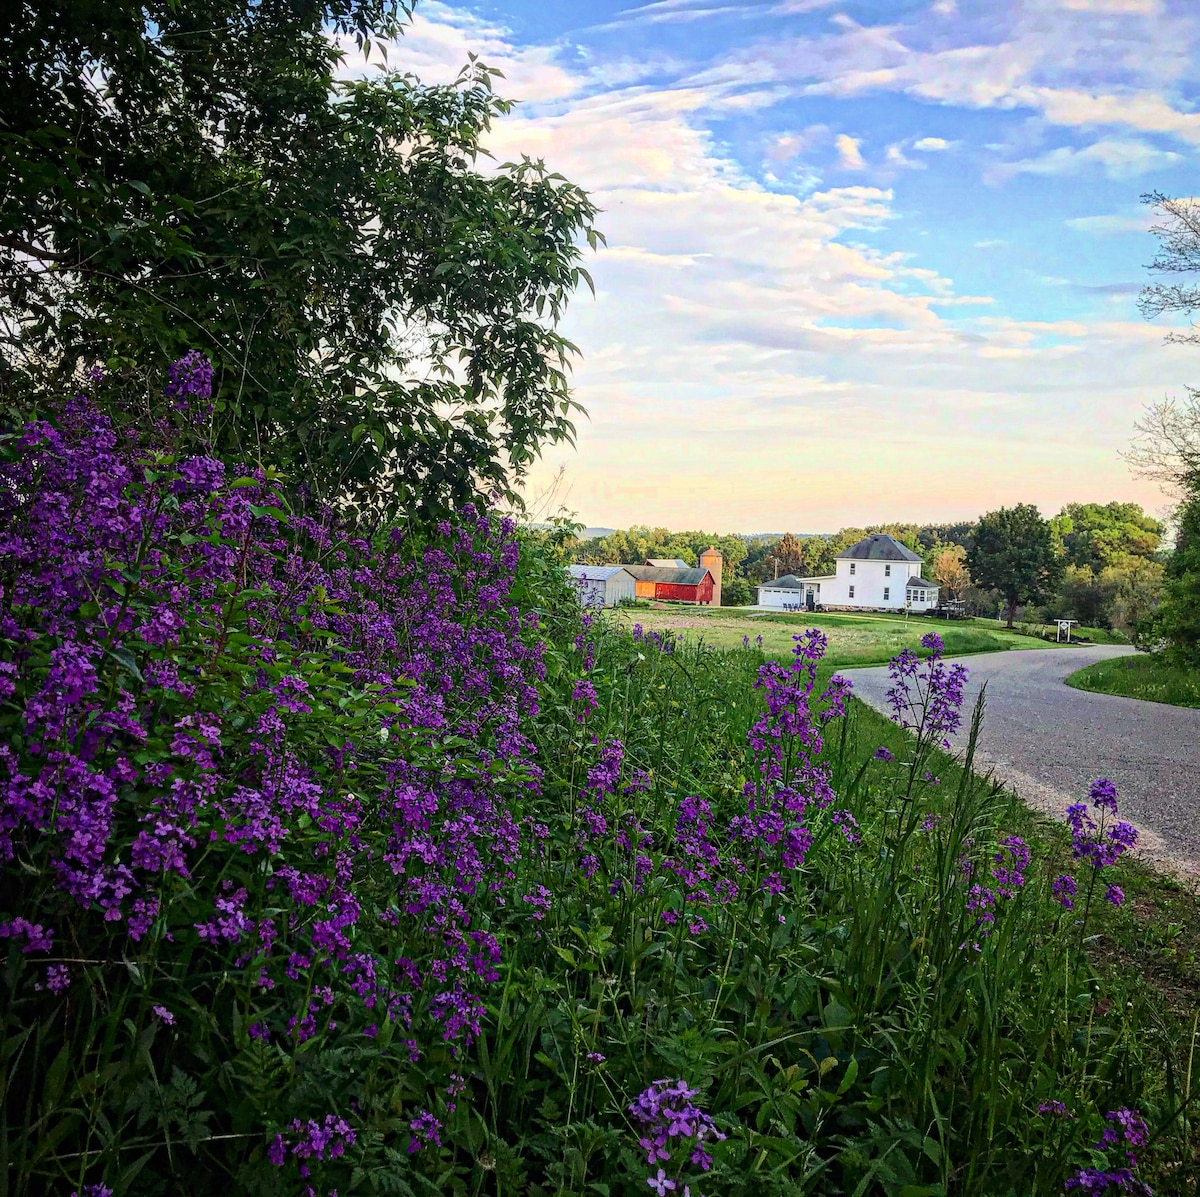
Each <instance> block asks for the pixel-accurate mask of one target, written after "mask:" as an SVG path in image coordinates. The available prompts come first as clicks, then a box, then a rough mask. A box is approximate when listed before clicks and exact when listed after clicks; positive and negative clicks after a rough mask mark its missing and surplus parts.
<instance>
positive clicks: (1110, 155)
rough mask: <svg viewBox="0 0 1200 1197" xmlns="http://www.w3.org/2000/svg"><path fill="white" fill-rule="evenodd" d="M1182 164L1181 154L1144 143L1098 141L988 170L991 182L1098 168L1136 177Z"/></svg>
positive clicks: (1119, 176)
mask: <svg viewBox="0 0 1200 1197" xmlns="http://www.w3.org/2000/svg"><path fill="white" fill-rule="evenodd" d="M1182 161H1183V155H1182V154H1176V153H1174V152H1172V151H1170V150H1159V149H1156V148H1155V147H1154V146H1152V145H1147V144H1146V143H1145V142H1144V141H1107V140H1106V141H1097V142H1094V143H1093V144H1091V145H1089V146H1085V147H1084V148H1083V149H1075V148H1074V147H1073V146H1059V147H1058V148H1057V149H1054V150H1051V151H1050V152H1049V153H1048V154H1043V155H1042V156H1041V157H1039V158H1027V159H1024V160H1022V161H1019V162H1005V163H1001V164H999V165H997V166H994V167H992V168H990V170H989V172H988V177H989V178H991V179H992V180H997V179H1006V178H1011V177H1012V176H1014V175H1020V174H1028V175H1066V174H1074V173H1076V172H1077V171H1079V170H1081V169H1082V168H1084V167H1088V166H1093V165H1095V166H1100V167H1102V168H1103V170H1104V172H1105V173H1106V174H1107V175H1108V176H1109V178H1112V179H1128V178H1135V177H1136V176H1137V175H1142V174H1147V173H1149V172H1150V171H1154V170H1163V169H1164V168H1166V167H1169V166H1175V165H1176V164H1177V163H1179V162H1182Z"/></svg>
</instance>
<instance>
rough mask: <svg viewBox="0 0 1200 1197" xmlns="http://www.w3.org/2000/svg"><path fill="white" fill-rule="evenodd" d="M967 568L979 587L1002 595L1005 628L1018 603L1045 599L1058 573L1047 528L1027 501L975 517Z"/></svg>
mask: <svg viewBox="0 0 1200 1197" xmlns="http://www.w3.org/2000/svg"><path fill="white" fill-rule="evenodd" d="M967 567H968V568H969V569H970V571H971V576H972V577H973V578H974V579H975V581H976V583H977V584H978V585H980V586H984V587H986V588H988V589H991V590H996V591H998V592H999V593H1000V594H1001V596H1002V597H1003V599H1004V602H1005V605H1006V608H1007V613H1008V626H1009V627H1012V623H1013V617H1014V614H1015V611H1016V607H1017V605H1018V604H1019V603H1025V602H1036V601H1038V600H1040V599H1042V598H1044V597H1045V596H1046V595H1047V594H1048V593H1049V592H1050V590H1051V588H1052V587H1053V585H1054V583H1055V582H1056V581H1057V580H1058V577H1059V574H1060V572H1061V563H1060V559H1059V557H1058V555H1057V553H1056V552H1055V546H1054V536H1053V534H1052V532H1051V529H1050V525H1049V523H1048V522H1047V521H1046V520H1044V519H1043V518H1042V515H1041V512H1039V511H1038V509H1037V508H1036V507H1034V506H1033V505H1032V504H1030V503H1018V504H1017V505H1016V506H1015V507H1001V508H1000V509H999V510H998V511H989V512H988V513H987V514H986V515H984V516H981V517H980V520H979V523H978V524H977V525H976V527H975V536H974V540H973V543H972V545H971V548H970V549H969V550H968V552H967Z"/></svg>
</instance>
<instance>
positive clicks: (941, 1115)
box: [429, 627, 1200, 1197]
mask: <svg viewBox="0 0 1200 1197" xmlns="http://www.w3.org/2000/svg"><path fill="white" fill-rule="evenodd" d="M589 636H590V637H591V639H592V640H593V642H594V649H593V650H592V651H594V654H595V667H594V669H593V670H592V672H591V674H590V675H589V676H590V677H591V678H592V680H593V682H594V684H595V687H596V692H597V699H598V706H597V709H596V710H595V712H594V713H593V714H591V715H590V716H588V717H587V718H585V719H584V720H583V721H582V722H578V721H577V714H571V712H570V711H569V710H566V709H565V708H564V709H563V711H562V712H561V714H560V716H559V717H557V718H549V719H547V720H546V721H545V722H544V723H543V726H542V729H541V738H542V741H541V748H542V753H543V755H544V759H545V760H546V761H548V762H552V763H553V769H552V773H553V781H552V784H551V786H550V787H549V788H548V791H547V793H548V795H552V797H551V799H550V801H548V803H547V804H546V805H545V806H543V807H541V808H540V809H539V811H538V812H537V815H536V817H538V818H540V819H544V821H545V824H546V833H545V836H544V839H543V841H542V842H543V854H542V856H541V857H540V858H539V859H537V860H531V861H528V862H527V864H526V873H525V875H524V876H523V877H522V878H521V880H520V883H519V887H520V888H522V889H524V888H525V887H527V886H533V885H535V884H538V883H542V884H544V885H545V886H546V887H547V888H548V890H550V891H551V892H552V894H553V900H552V902H551V904H550V905H549V907H548V909H547V910H545V912H544V913H543V914H542V917H540V918H538V919H537V920H536V921H531V920H530V919H529V917H528V916H527V914H525V913H520V914H518V913H515V912H514V914H513V919H514V925H513V929H514V932H515V929H516V926H517V925H518V924H519V925H521V926H523V927H524V928H525V933H524V934H523V935H520V936H516V935H514V937H513V940H512V947H511V948H510V949H509V950H508V954H507V955H506V959H505V963H504V965H503V973H504V981H503V987H502V993H501V994H500V995H499V997H498V999H497V1001H496V1004H495V1006H494V1007H493V1009H492V1011H491V1014H492V1018H491V1020H490V1022H491V1029H490V1030H489V1031H488V1032H487V1033H486V1034H485V1036H484V1039H483V1041H482V1042H481V1049H482V1050H481V1055H480V1061H479V1077H480V1081H481V1085H482V1089H483V1090H484V1092H485V1093H486V1097H485V1099H484V1100H483V1102H482V1103H481V1104H480V1106H479V1107H478V1108H477V1109H476V1111H475V1112H473V1113H465V1112H464V1113H462V1114H461V1118H462V1124H461V1125H460V1126H459V1128H458V1133H456V1134H455V1136H454V1139H453V1142H454V1143H456V1144H457V1146H456V1147H454V1148H450V1149H448V1156H449V1158H446V1159H442V1160H441V1161H440V1162H439V1164H438V1165H437V1167H438V1168H440V1169H443V1171H441V1172H439V1173H438V1175H441V1176H450V1175H456V1176H457V1177H459V1178H460V1181H461V1184H462V1187H463V1191H468V1192H472V1193H484V1192H497V1193H502V1192H510V1193H516V1192H528V1193H533V1194H543V1193H545V1194H549V1193H568V1192H569V1193H585V1192H597V1193H601V1192H609V1193H625V1192H629V1193H634V1192H645V1191H647V1189H646V1187H645V1186H646V1178H645V1177H646V1173H647V1164H646V1161H645V1159H644V1158H642V1156H641V1153H640V1151H639V1150H638V1148H637V1146H636V1139H637V1133H636V1128H635V1127H634V1126H633V1125H632V1124H631V1122H630V1120H629V1116H628V1113H627V1107H628V1105H629V1103H630V1102H632V1101H633V1100H634V1098H635V1097H636V1096H637V1093H638V1092H639V1091H640V1090H641V1088H642V1087H643V1086H644V1085H646V1084H648V1083H649V1082H650V1081H652V1080H654V1079H655V1078H657V1077H660V1076H676V1077H681V1078H683V1079H684V1080H686V1081H687V1083H688V1084H689V1085H692V1086H694V1087H696V1088H697V1089H699V1090H700V1091H701V1093H702V1094H703V1097H702V1099H701V1100H702V1103H703V1106H704V1108H705V1109H706V1110H708V1111H710V1112H711V1113H712V1115H713V1116H714V1118H715V1119H716V1123H717V1125H718V1126H719V1127H720V1128H721V1129H722V1130H723V1132H724V1133H725V1134H726V1135H727V1138H726V1139H725V1140H724V1141H723V1142H721V1143H719V1144H717V1145H716V1147H715V1148H714V1151H713V1154H714V1157H715V1160H714V1164H713V1168H712V1171H711V1172H709V1173H708V1174H707V1175H706V1176H703V1177H701V1176H699V1174H698V1173H696V1171H695V1169H692V1168H690V1167H689V1166H688V1165H687V1164H686V1163H684V1164H677V1161H675V1159H674V1158H673V1159H672V1161H671V1162H670V1163H669V1165H668V1169H675V1171H674V1173H672V1174H671V1175H673V1176H674V1178H675V1179H676V1180H677V1182H678V1185H679V1190H678V1191H679V1192H682V1189H683V1185H684V1184H685V1183H690V1184H691V1185H692V1192H696V1191H697V1189H696V1186H697V1184H702V1186H703V1191H704V1192H706V1193H709V1194H714V1193H739V1194H743V1193H744V1194H760V1193H763V1194H765V1193H821V1194H854V1195H855V1197H866V1195H868V1194H894V1195H903V1197H920V1195H922V1194H928V1195H931V1197H932V1195H936V1194H951V1193H953V1194H964V1195H965V1194H978V1195H980V1197H1004V1195H1011V1197H1017V1195H1020V1197H1027V1195H1032V1194H1051V1193H1056V1194H1057V1193H1062V1192H1063V1191H1064V1188H1063V1186H1064V1182H1065V1181H1066V1180H1067V1179H1068V1177H1070V1176H1072V1175H1074V1174H1075V1173H1076V1172H1077V1170H1078V1169H1079V1168H1082V1167H1085V1166H1096V1167H1101V1166H1110V1165H1111V1166H1113V1167H1115V1166H1116V1165H1118V1164H1120V1163H1123V1160H1124V1157H1123V1155H1122V1154H1121V1152H1120V1151H1117V1152H1116V1153H1115V1154H1113V1153H1112V1152H1108V1151H1100V1150H1097V1149H1096V1147H1095V1145H1096V1144H1097V1143H1098V1142H1100V1141H1101V1138H1102V1131H1103V1129H1104V1126H1105V1121H1104V1116H1105V1114H1106V1113H1108V1112H1109V1111H1112V1110H1115V1109H1118V1108H1121V1107H1136V1108H1139V1109H1140V1110H1141V1111H1142V1112H1143V1114H1144V1115H1145V1116H1146V1118H1147V1119H1149V1122H1150V1127H1151V1133H1152V1135H1153V1139H1152V1142H1151V1144H1150V1146H1149V1147H1148V1148H1146V1149H1144V1150H1141V1151H1140V1152H1139V1154H1140V1155H1141V1159H1140V1161H1139V1167H1138V1175H1140V1176H1142V1177H1144V1178H1146V1179H1147V1180H1150V1181H1154V1180H1157V1181H1158V1182H1159V1183H1161V1184H1162V1185H1163V1186H1164V1189H1163V1190H1162V1191H1165V1192H1169V1193H1178V1194H1186V1193H1193V1192H1196V1180H1195V1176H1196V1171H1195V1169H1196V1168H1197V1165H1198V1163H1200V1159H1198V1157H1197V1155H1196V1149H1195V1144H1194V1128H1193V1121H1192V1114H1193V1106H1192V1104H1191V1097H1192V1092H1191V1090H1190V1086H1191V1079H1190V1078H1191V1073H1190V1071H1189V1070H1188V1067H1187V1061H1188V1058H1189V1054H1188V1053H1189V1048H1188V1045H1187V1044H1186V1043H1176V1042H1173V1041H1172V1039H1171V1038H1170V1036H1169V1035H1167V1034H1165V1033H1164V1026H1165V1024H1164V1022H1163V1019H1162V1017H1161V1013H1160V1012H1159V1011H1156V1010H1155V1009H1153V1008H1151V1006H1150V1004H1149V1003H1148V1001H1147V998H1146V995H1145V992H1144V990H1143V987H1142V986H1140V985H1139V984H1138V980H1137V978H1136V977H1122V976H1119V975H1117V976H1110V975H1105V976H1101V975H1100V974H1098V973H1097V972H1096V971H1095V970H1094V969H1093V967H1092V965H1091V964H1090V962H1089V955H1088V948H1089V943H1090V941H1091V940H1092V937H1093V935H1094V932H1095V922H1094V920H1093V922H1092V923H1091V924H1089V923H1087V922H1085V921H1081V920H1082V914H1081V910H1080V909H1070V910H1068V909H1066V908H1064V907H1063V906H1062V905H1061V904H1060V903H1059V902H1058V901H1057V900H1056V898H1055V896H1054V895H1053V894H1052V893H1051V887H1052V883H1053V880H1054V878H1055V877H1057V876H1059V875H1060V874H1062V873H1063V872H1064V871H1065V870H1066V868H1067V867H1068V865H1070V864H1071V863H1072V862H1070V861H1069V860H1067V859H1064V858H1063V855H1062V850H1061V847H1056V846H1054V845H1053V844H1052V843H1050V842H1047V843H1036V842H1033V843H1031V845H1030V846H1031V848H1032V851H1033V859H1032V861H1031V863H1030V864H1029V867H1028V868H1027V869H1026V870H1024V873H1023V881H1022V883H1021V884H1019V885H1017V886H1015V887H1011V893H1010V894H1009V895H1008V896H1000V897H994V900H993V901H992V903H991V905H990V908H989V906H988V904H987V903H986V902H984V903H983V904H982V905H981V903H980V897H979V893H978V889H977V888H975V889H973V886H978V884H979V883H980V882H982V883H984V887H985V888H987V887H988V886H990V887H992V888H993V889H994V888H995V885H996V883H995V881H994V880H993V879H992V872H993V870H994V869H996V868H998V867H1000V866H999V865H998V864H997V859H998V858H999V857H1003V858H1004V860H1005V861H1008V860H1009V859H1010V856H1009V855H1006V853H1011V851H1012V850H1011V849H1009V848H1007V847H1005V846H1004V843H1003V841H1004V840H1005V839H1006V838H1007V836H1008V833H1009V832H1010V831H1011V830H1012V829H1013V828H1014V826H1017V825H1020V826H1022V827H1024V826H1025V824H1026V823H1027V819H1026V818H1024V817H1022V816H1021V815H1020V814H1019V812H1018V810H1017V808H1016V806H1015V805H1014V803H1015V800H1014V799H1013V798H1012V797H1011V795H1009V794H1008V793H1006V792H1005V790H1004V789H1003V787H1002V786H1001V784H1000V783H999V782H998V781H996V780H995V779H991V778H988V777H981V776H979V775H978V774H977V773H976V772H975V771H974V769H973V764H974V761H973V754H974V745H975V742H976V738H977V735H978V731H979V727H980V724H981V721H982V720H983V719H984V718H985V717H986V706H985V703H984V701H983V700H981V701H980V702H979V704H978V705H977V707H976V708H975V710H974V712H973V716H972V722H971V736H970V740H969V746H968V749H967V752H966V754H965V756H964V758H963V759H962V760H959V761H953V760H951V759H950V758H949V757H948V756H946V754H945V753H944V752H942V751H941V749H940V747H939V745H938V743H937V737H936V736H934V735H930V734H920V735H916V736H914V735H913V734H912V733H911V732H909V733H906V732H903V731H901V729H899V728H897V727H892V728H891V729H890V730H888V732H887V736H886V740H885V743H884V744H883V745H881V743H880V736H879V731H880V726H879V722H878V719H877V717H875V716H874V715H873V714H871V713H869V712H866V711H865V709H863V708H860V707H857V706H852V707H851V709H850V711H849V713H848V715H847V716H846V717H845V718H844V719H837V718H835V719H832V720H831V721H830V722H829V723H828V724H827V725H826V728H825V730H826V734H827V742H826V743H825V744H824V747H823V748H822V749H821V752H820V753H819V756H818V763H819V764H822V765H824V766H827V768H828V770H829V779H830V781H831V783H832V787H833V790H834V792H835V794H836V799H835V801H834V803H833V804H831V806H830V807H829V808H828V809H826V810H824V811H815V810H810V812H809V813H810V816H811V827H812V831H813V836H814V842H813V845H812V847H811V849H810V850H809V852H808V855H807V857H806V859H805V861H804V864H803V866H802V867H801V868H799V869H797V870H795V871H794V872H793V873H792V874H791V875H790V876H788V877H787V878H786V885H785V886H784V887H783V889H782V890H781V891H780V892H775V893H771V892H767V891H764V890H763V889H762V888H761V882H762V879H763V874H762V872H761V870H760V869H758V868H757V866H756V865H754V864H752V863H751V862H750V861H749V860H748V859H747V860H743V861H742V862H741V863H742V866H743V869H744V871H743V872H742V873H738V872H737V870H736V869H733V870H731V871H729V872H728V874H727V875H730V876H736V877H738V878H739V880H740V881H741V883H742V884H741V887H740V893H739V896H738V898H737V899H736V900H732V901H726V902H722V901H719V900H716V899H715V898H712V896H711V895H710V898H712V900H709V901H699V902H697V901H691V902H689V898H688V894H687V893H686V892H685V891H686V887H684V886H682V885H680V884H679V882H678V876H677V874H674V873H672V871H671V868H670V867H669V861H670V860H671V859H672V857H677V856H678V854H679V843H678V840H679V834H680V832H679V822H678V820H679V815H680V811H681V807H682V805H683V801H684V799H685V798H687V797H688V796H690V795H701V796H703V797H704V799H705V800H706V801H707V802H708V803H709V804H711V808H712V812H713V824H714V826H715V825H718V824H720V825H722V826H724V825H727V822H728V821H729V820H731V819H735V818H736V817H737V814H738V813H739V812H741V811H744V809H745V799H744V795H743V790H744V786H745V783H746V781H747V780H748V779H751V778H752V776H753V774H752V768H751V765H750V758H749V756H748V754H747V750H746V735H747V732H748V731H749V730H750V728H751V725H752V723H753V720H754V719H755V718H756V717H757V715H758V714H759V709H760V701H759V699H758V698H757V696H756V694H755V692H754V689H753V683H754V679H755V676H756V673H757V670H758V667H759V665H760V663H761V660H762V658H761V655H760V654H759V653H758V651H757V650H756V649H753V648H745V649H742V650H735V651H717V650H714V649H711V648H703V647H700V646H697V645H695V644H689V643H688V642H686V641H671V640H669V639H668V640H667V643H668V644H670V645H671V647H672V651H668V652H664V651H662V650H661V645H653V646H647V645H646V644H645V643H642V644H637V643H635V642H633V641H631V640H630V639H629V637H628V636H627V635H625V634H624V633H622V632H616V631H612V630H607V629H604V628H601V627H597V628H594V629H592V631H591V632H590V633H589ZM582 651H583V650H581V652H582ZM571 658H572V654H571V652H569V651H567V652H564V653H563V654H562V656H561V657H559V658H558V668H559V669H560V670H561V672H562V676H563V677H564V678H565V677H568V676H571V675H573V674H574V673H575V671H576V669H577V668H578V664H579V662H578V661H573V660H572V659H571ZM612 740H619V741H620V743H621V745H622V747H623V760H622V764H621V777H620V784H618V785H617V786H616V788H615V790H614V792H612V793H611V795H609V796H608V797H606V799H605V800H604V802H603V803H601V804H599V806H600V807H601V808H602V809H603V810H604V812H605V815H606V817H607V819H608V825H609V834H608V837H607V840H606V843H605V846H603V847H598V848H596V849H595V852H596V855H597V856H599V857H600V858H601V863H600V866H599V869H598V871H597V872H596V873H595V874H594V875H593V876H591V877H588V876H587V870H586V869H581V867H580V859H581V854H582V848H581V842H580V837H579V827H580V799H579V795H580V793H581V791H584V790H586V788H587V785H588V772H589V769H591V768H593V767H594V766H595V762H596V760H597V759H598V756H599V754H600V753H601V751H602V750H603V748H604V746H605V745H607V744H609V743H611V741H612ZM881 746H883V747H886V748H888V749H889V751H890V753H891V754H892V755H893V756H894V757H895V759H894V760H890V761H889V760H886V759H881V758H880V757H877V756H876V750H877V749H878V748H880V747H881ZM884 755H886V754H884ZM643 774H644V776H641V775H643ZM630 782H633V785H632V788H630V786H629V783H630ZM835 807H836V808H837V809H838V810H845V811H848V812H849V813H850V814H851V815H852V817H853V820H854V821H855V822H856V823H857V826H858V835H857V837H854V836H853V835H851V836H850V837H847V836H846V835H843V834H842V833H841V831H842V830H843V829H844V828H845V827H846V826H848V824H845V823H843V824H841V825H840V826H839V824H838V823H836V822H835V821H834V820H833V819H832V817H831V811H832V810H833V809H834V808H835ZM617 829H625V830H626V831H627V833H629V834H628V835H627V837H626V842H629V843H632V844H633V845H634V848H633V850H632V851H630V850H627V849H625V848H623V847H621V846H620V844H619V843H618V842H617V839H618V838H619V837H616V838H614V837H615V833H616V832H617ZM584 847H586V845H585V846H584ZM638 850H640V851H641V852H643V853H644V854H645V855H646V857H647V858H649V859H650V860H651V862H652V866H653V867H651V868H648V869H647V871H646V872H645V874H644V876H643V878H642V880H641V881H640V883H635V882H634V880H633V872H632V859H633V857H634V856H635V855H636V854H637V851H638ZM721 852H722V854H723V860H722V868H726V869H728V855H729V847H728V843H726V844H725V845H723V846H722V848H721ZM1082 883H1083V879H1082V878H1081V886H1082ZM756 885H758V888H756ZM664 911H667V912H673V911H677V912H681V914H682V916H683V917H680V918H679V919H677V920H673V921H670V922H664V919H663V912H664ZM989 920H990V921H989ZM1060 1102H1061V1103H1062V1107H1061V1108H1062V1109H1064V1110H1068V1111H1069V1112H1070V1115H1069V1116H1067V1115H1066V1114H1063V1115H1062V1116H1055V1115H1054V1114H1053V1113H1039V1106H1043V1107H1047V1108H1050V1109H1059V1108H1060V1107H1058V1106H1055V1105H1052V1103H1060ZM468 1144H469V1145H470V1147H469V1148H468V1146H467V1145H468ZM472 1152H474V1153H475V1158H477V1159H478V1158H482V1159H484V1160H486V1161H487V1168H486V1170H484V1171H480V1170H478V1169H476V1168H473V1166H472V1163H471V1158H472ZM429 1167H430V1168H431V1169H432V1168H433V1161H432V1159H430V1160H429ZM447 1168H448V1171H446V1170H445V1169H447ZM649 1173H650V1176H651V1180H653V1176H654V1169H653V1168H650V1169H649ZM429 1175H430V1179H432V1178H433V1175H434V1173H433V1171H430V1173H429ZM669 1178H670V1176H668V1179H669ZM651 1187H653V1185H652V1186H651ZM1114 1191H1116V1190H1114Z"/></svg>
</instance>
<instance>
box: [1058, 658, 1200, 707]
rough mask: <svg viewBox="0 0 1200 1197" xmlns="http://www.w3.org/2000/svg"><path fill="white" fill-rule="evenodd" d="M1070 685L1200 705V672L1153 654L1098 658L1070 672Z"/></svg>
mask: <svg viewBox="0 0 1200 1197" xmlns="http://www.w3.org/2000/svg"><path fill="white" fill-rule="evenodd" d="M1067 685H1068V686H1075V687H1076V688H1077V689H1079V690H1091V691H1094V692H1095V693H1097V694H1120V695H1122V696H1123V697H1125V698H1143V699H1145V700H1146V701H1147V702H1165V703H1169V704H1170V705H1171V706H1176V707H1200V671H1198V670H1195V669H1188V668H1186V667H1184V666H1181V665H1171V664H1169V663H1168V662H1166V661H1164V660H1163V659H1162V658H1161V657H1159V656H1156V655H1154V654H1151V653H1138V654H1137V656H1133V657H1117V658H1116V660H1113V661H1097V662H1096V664H1095V665H1089V666H1088V667H1087V668H1086V669H1081V670H1079V672H1078V673H1073V674H1071V676H1070V677H1069V678H1067Z"/></svg>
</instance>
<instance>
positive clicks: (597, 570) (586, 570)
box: [567, 565, 625, 582]
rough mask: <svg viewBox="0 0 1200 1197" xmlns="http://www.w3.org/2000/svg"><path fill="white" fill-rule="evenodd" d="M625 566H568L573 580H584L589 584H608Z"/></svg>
mask: <svg viewBox="0 0 1200 1197" xmlns="http://www.w3.org/2000/svg"><path fill="white" fill-rule="evenodd" d="M624 568H625V567H624V566H623V565H568V566H567V572H568V573H569V574H570V575H571V577H573V578H582V579H584V580H585V581H588V582H607V581H608V579H609V578H611V577H612V576H613V574H619V573H620V572H621V571H622V570H623V569H624Z"/></svg>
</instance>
